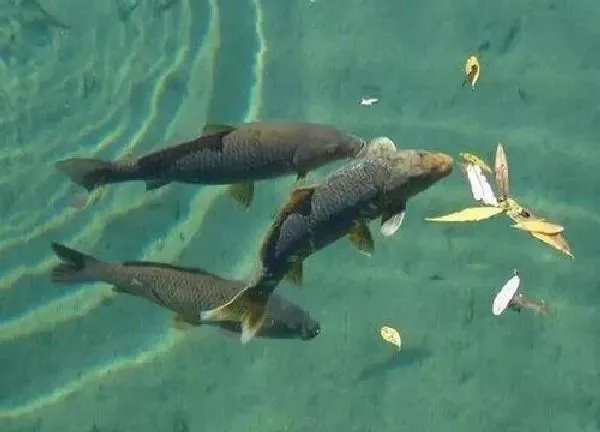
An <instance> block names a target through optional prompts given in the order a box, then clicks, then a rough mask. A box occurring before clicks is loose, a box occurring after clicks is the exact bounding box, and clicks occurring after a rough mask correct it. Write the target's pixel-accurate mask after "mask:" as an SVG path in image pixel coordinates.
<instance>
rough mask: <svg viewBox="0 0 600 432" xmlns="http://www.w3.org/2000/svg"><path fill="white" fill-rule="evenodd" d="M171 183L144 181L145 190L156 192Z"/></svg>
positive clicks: (165, 181) (167, 181) (166, 181)
mask: <svg viewBox="0 0 600 432" xmlns="http://www.w3.org/2000/svg"><path fill="white" fill-rule="evenodd" d="M169 183H171V182H170V181H169V180H148V181H146V190H147V191H151V190H156V189H159V188H161V187H163V186H166V185H168V184H169Z"/></svg>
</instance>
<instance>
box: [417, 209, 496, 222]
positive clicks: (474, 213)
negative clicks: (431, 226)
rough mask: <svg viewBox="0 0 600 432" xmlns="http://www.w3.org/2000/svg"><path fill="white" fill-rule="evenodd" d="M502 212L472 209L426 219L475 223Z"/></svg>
mask: <svg viewBox="0 0 600 432" xmlns="http://www.w3.org/2000/svg"><path fill="white" fill-rule="evenodd" d="M502 211H503V210H502V208H500V207H471V208H466V209H464V210H461V211H459V212H456V213H451V214H448V215H444V216H439V217H436V218H425V220H426V221H432V222H474V221H480V220H484V219H489V218H491V217H492V216H494V215H497V214H500V213H502Z"/></svg>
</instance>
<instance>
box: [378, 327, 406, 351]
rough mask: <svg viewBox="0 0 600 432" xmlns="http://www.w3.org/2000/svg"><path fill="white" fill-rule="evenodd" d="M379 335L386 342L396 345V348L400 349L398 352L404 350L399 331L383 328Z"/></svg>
mask: <svg viewBox="0 0 600 432" xmlns="http://www.w3.org/2000/svg"><path fill="white" fill-rule="evenodd" d="M379 333H380V334H381V339H383V340H384V341H386V342H389V343H391V344H392V345H395V346H396V347H398V350H400V348H402V338H401V337H400V333H399V332H398V330H396V329H394V328H392V327H388V326H383V327H381V329H380V330H379Z"/></svg>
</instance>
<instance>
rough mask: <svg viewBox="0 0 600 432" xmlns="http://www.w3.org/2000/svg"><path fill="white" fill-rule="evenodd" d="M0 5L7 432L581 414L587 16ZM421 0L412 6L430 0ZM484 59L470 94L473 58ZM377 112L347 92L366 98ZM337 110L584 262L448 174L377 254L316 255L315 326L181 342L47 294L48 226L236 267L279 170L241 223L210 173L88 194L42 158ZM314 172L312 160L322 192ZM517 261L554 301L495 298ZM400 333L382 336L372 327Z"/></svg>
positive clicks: (576, 426) (164, 324)
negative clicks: (466, 66)
mask: <svg viewBox="0 0 600 432" xmlns="http://www.w3.org/2000/svg"><path fill="white" fill-rule="evenodd" d="M7 3H10V5H5V6H0V135H1V136H2V138H3V139H2V141H1V143H2V144H0V162H1V166H2V167H3V170H2V171H1V172H0V209H2V213H3V219H2V220H3V224H2V226H1V227H0V276H1V279H0V344H1V346H0V371H1V372H0V429H1V430H2V431H3V432H17V431H19V432H20V431H38V432H44V431H61V432H82V431H95V432H105V431H106V432H113V431H114V432H117V431H131V432H137V431H143V432H152V431H158V432H170V431H177V432H185V431H227V432H242V431H260V432H271V431H272V432H279V431H299V432H305V431H347V432H350V431H357V432H366V431H377V432H384V431H395V432H396V431H410V432H413V431H438V430H443V431H461V432H462V431H467V430H478V431H499V432H500V431H501V432H508V431H533V430H536V431H561V432H564V431H569V432H578V431H585V432H591V431H599V430H600V398H599V396H598V384H599V374H600V369H599V367H600V366H599V365H600V364H599V363H598V358H599V357H600V337H599V336H598V335H599V333H598V331H597V329H598V328H599V326H600V316H599V315H598V314H597V313H596V310H597V304H598V302H599V295H598V288H600V272H599V271H598V269H597V265H598V264H597V263H598V262H599V258H600V248H599V247H598V242H597V240H596V239H595V237H594V233H597V232H598V230H599V228H600V214H599V213H598V209H599V208H600V205H599V199H598V190H597V184H598V181H599V177H598V174H597V165H598V163H599V162H600V157H599V156H598V152H597V150H596V147H597V142H596V140H597V136H598V132H599V130H598V129H599V126H598V125H599V121H598V120H600V117H599V116H600V111H599V110H598V107H597V97H596V95H597V94H598V92H599V90H600V81H599V80H598V72H599V71H598V69H599V68H600V56H598V47H597V44H596V43H595V42H594V41H595V40H597V37H598V27H597V22H599V20H600V8H598V7H596V6H595V2H593V0H580V1H579V2H578V3H577V5H569V6H567V5H566V4H563V3H562V2H553V1H543V2H538V4H536V5H533V4H527V5H525V4H523V2H522V1H516V0H514V1H513V0H509V1H505V2H502V5H501V6H498V5H493V6H492V5H490V4H489V2H481V1H476V0H466V1H463V2H461V4H460V5H456V4H454V3H452V4H450V3H449V2H442V1H438V2H433V3H431V2H430V3H427V4H425V3H426V2H392V1H389V2H383V1H381V2H366V1H360V0H348V1H346V2H344V5H343V7H342V6H341V3H340V2H335V1H329V0H316V1H315V2H314V3H310V2H309V1H308V0H306V1H303V0H286V1H285V2H284V1H281V0H204V1H196V0H175V1H167V0H156V1H147V2H145V1H140V0H116V1H106V0H94V1H91V0H90V1H89V2H88V6H86V7H85V8H82V7H81V5H80V4H79V3H77V5H75V3H73V2H66V1H64V0H63V1H59V0H46V1H43V0H40V1H39V2H22V3H23V4H21V5H13V3H14V2H7ZM421 3H422V4H421ZM475 52H478V55H479V58H480V61H481V63H482V73H481V78H480V82H479V85H478V86H477V88H476V89H475V91H471V90H470V89H469V88H461V82H462V68H463V62H464V60H465V59H466V57H467V56H468V55H470V54H472V53H475ZM365 96H375V97H378V98H379V99H380V103H379V104H377V105H375V106H373V107H368V108H367V107H361V106H360V105H359V103H358V101H359V100H360V98H361V97H365ZM256 119H289V120H302V121H315V122H324V123H332V124H335V125H338V126H339V127H340V128H343V129H345V130H348V131H351V132H354V133H358V134H361V135H363V136H365V137H367V138H372V137H375V136H380V135H386V136H389V137H391V138H392V139H393V140H394V141H395V142H396V144H397V146H399V147H421V148H426V149H435V150H440V151H445V152H448V153H451V154H454V155H456V154H458V152H460V151H472V152H475V153H478V154H480V155H482V156H484V157H486V158H487V159H488V160H491V158H492V155H493V152H494V148H495V144H496V143H497V142H502V143H503V145H504V148H505V150H506V151H507V154H508V158H509V162H510V178H511V191H512V194H513V195H514V196H515V197H517V198H518V199H519V201H521V202H522V203H523V204H526V205H527V206H529V207H531V208H533V209H534V210H535V211H536V213H538V214H540V215H542V216H544V217H547V218H548V219H550V220H551V221H553V222H556V223H559V224H561V225H564V226H565V227H566V237H567V239H568V241H569V243H570V245H571V247H572V249H573V252H574V254H575V257H576V258H575V260H571V259H569V258H568V257H566V256H562V255H560V254H558V253H557V252H555V251H553V250H551V249H549V248H547V247H546V246H544V245H542V244H541V243H539V242H537V241H536V240H534V239H531V238H528V237H527V236H526V235H524V234H523V233H520V232H517V231H516V230H512V229H510V228H509V227H508V225H509V221H508V220H505V219H502V218H501V217H499V218H497V219H493V220H490V221H486V222H481V223H479V224H465V225H452V226H449V225H435V224H432V223H428V222H426V221H424V218H425V217H429V216H434V215H439V214H443V213H448V212H450V211H454V210H457V209H459V208H462V207H466V206H468V205H470V204H471V203H470V195H469V192H468V190H467V188H466V183H465V181H464V179H463V178H462V174H461V172H460V170H458V169H457V170H456V173H455V174H453V175H452V176H451V177H450V178H448V179H447V180H445V181H444V182H442V183H440V184H439V185H436V187H434V188H432V189H430V190H428V191H426V192H424V193H423V194H421V195H420V196H418V197H415V198H414V199H413V200H412V201H411V202H410V203H409V209H408V214H407V217H406V219H405V222H404V225H403V227H402V229H401V231H400V233H399V234H398V235H396V236H394V237H393V238H390V239H383V238H381V236H380V235H379V234H378V231H377V224H376V223H374V224H373V232H374V236H375V240H376V253H375V255H374V256H373V257H372V258H366V257H364V256H363V255H360V254H358V253H357V252H356V251H355V250H354V249H353V248H352V247H351V246H350V244H349V242H347V241H345V240H342V241H340V242H338V243H336V244H334V245H332V246H330V247H329V248H327V249H325V250H323V251H322V252H321V253H319V254H318V255H316V256H314V257H311V258H310V259H309V260H307V262H306V268H305V282H304V287H303V289H302V290H298V289H295V288H293V287H290V286H287V285H282V286H281V287H280V288H279V292H281V293H282V294H283V295H285V296H286V297H288V298H290V299H292V300H294V301H297V302H298V303H299V304H300V305H302V306H303V307H305V308H307V309H308V310H310V312H311V314H312V315H313V316H314V317H315V318H317V319H318V320H319V321H320V323H321V328H322V333H321V335H319V337H318V338H317V339H315V340H313V341H310V342H300V341H267V340H257V341H254V342H253V343H251V344H248V345H246V346H242V345H241V344H240V343H239V341H238V340H237V339H236V338H232V337H227V336H225V335H224V334H222V333H221V332H219V331H217V330H214V329H209V328H201V329H195V330H192V331H184V332H181V331H176V330H174V329H172V328H171V327H170V320H171V315H170V314H169V313H168V312H166V311H164V310H161V309H159V308H156V307H155V306H153V305H151V304H146V302H143V301H140V300H138V299H135V298H129V297H127V296H115V295H114V294H112V292H111V291H110V289H109V287H107V286H105V285H101V284H97V285H87V286H74V287H64V286H57V285H53V284H52V283H50V282H49V280H48V272H49V269H50V267H51V266H52V265H53V263H54V262H55V259H54V257H53V256H52V254H51V253H50V249H49V243H50V242H51V241H60V242H62V243H65V244H68V245H70V246H73V247H76V248H78V249H81V250H83V251H86V252H88V253H93V254H96V255H98V256H100V257H102V258H106V259H114V260H132V259H138V260H139V259H152V260H160V261H166V262H176V263H179V264H183V265H193V266H197V267H203V268H206V269H208V270H210V271H213V272H216V273H220V274H222V275H226V276H230V277H244V276H248V275H250V274H251V273H252V271H253V270H252V269H253V265H254V260H255V257H256V253H257V251H258V247H259V243H260V240H261V237H262V235H263V233H264V231H265V230H266V229H267V227H268V224H269V221H270V220H271V217H272V214H273V213H274V212H275V211H276V210H277V208H278V206H280V205H281V203H282V202H283V200H284V199H285V197H286V195H287V193H288V192H289V190H290V188H291V187H292V184H293V179H291V178H288V179H281V180H278V181H272V182H261V183H260V184H259V185H258V188H257V193H256V197H255V202H254V204H253V205H252V207H251V209H250V210H249V211H248V212H246V213H242V212H241V211H240V210H239V208H238V207H237V206H236V205H235V204H234V203H232V202H231V200H230V199H228V198H227V197H225V196H223V188H219V187H194V186H186V185H172V186H168V187H165V188H163V189H160V190H158V191H154V192H151V193H150V192H148V193H146V192H144V187H143V185H141V184H127V185H122V186H119V187H109V188H105V189H104V190H102V191H100V192H99V193H97V194H95V195H94V196H93V197H92V198H93V199H91V200H90V201H89V202H88V205H87V206H86V207H84V208H82V209H76V208H73V207H72V206H71V204H72V203H73V202H74V200H76V199H77V196H78V195H77V194H78V193H79V191H78V190H76V189H75V188H74V187H73V186H72V185H70V184H69V183H68V182H67V181H66V179H65V178H64V177H62V176H61V175H60V174H59V173H57V172H56V170H54V168H53V164H54V162H56V161H58V160H60V159H64V158H65V157H71V156H75V155H77V156H88V157H91V156H95V157H100V158H107V159H114V158H120V157H128V156H132V155H140V154H143V153H145V152H148V151H151V150H154V149H157V148H160V147H162V146H164V145H165V143H175V142H180V141H182V140H184V139H186V138H189V137H192V136H195V135H197V134H198V133H199V131H200V130H201V128H202V127H203V126H204V124H205V123H210V122H214V123H238V122H243V121H250V120H256ZM330 169H331V168H327V169H324V170H321V171H320V172H319V173H315V174H314V176H313V179H314V180H315V181H316V180H318V178H319V177H320V176H323V175H326V174H327V172H328V171H329V170H330ZM513 268H518V269H519V271H520V273H521V277H522V287H523V291H524V292H525V293H526V294H527V295H528V296H529V297H532V298H534V299H544V300H545V301H546V302H547V303H548V304H549V306H550V310H551V314H550V315H549V316H546V317H542V316H535V315H533V314H532V313H528V312H523V313H521V314H517V313H507V314H506V315H504V316H502V317H499V318H498V317H494V316H492V314H491V302H492V298H493V295H494V293H495V290H497V289H498V288H499V287H500V286H501V285H502V284H503V283H504V282H505V281H506V280H507V279H508V278H509V277H510V275H511V272H512V270H513ZM382 325H391V326H393V327H396V328H398V329H400V330H401V331H402V334H403V338H404V347H403V350H402V351H401V352H400V353H397V352H394V351H393V349H392V347H390V346H388V345H386V344H384V343H383V342H382V341H381V340H380V339H379V328H380V326H382Z"/></svg>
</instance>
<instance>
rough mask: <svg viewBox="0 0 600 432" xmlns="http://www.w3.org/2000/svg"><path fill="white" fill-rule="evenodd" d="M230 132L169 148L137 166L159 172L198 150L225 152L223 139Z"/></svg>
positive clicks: (141, 161) (147, 158) (208, 135)
mask: <svg viewBox="0 0 600 432" xmlns="http://www.w3.org/2000/svg"><path fill="white" fill-rule="evenodd" d="M228 133H229V131H221V132H215V133H213V134H207V135H202V136H199V137H198V138H196V139H194V140H192V141H188V142H185V143H181V144H177V145H175V146H172V147H167V148H165V149H163V150H159V151H157V152H154V153H150V154H148V155H146V156H142V157H141V158H139V159H138V161H137V165H138V166H139V168H140V169H141V170H148V169H149V170H152V171H157V172H159V171H160V170H161V169H163V167H164V168H167V167H170V166H171V165H172V164H173V163H174V162H175V161H177V160H179V159H181V158H183V157H185V156H187V155H188V154H190V153H193V152H196V151H198V150H202V149H205V150H210V151H213V152H221V151H222V150H223V137H224V136H225V135H227V134H228Z"/></svg>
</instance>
